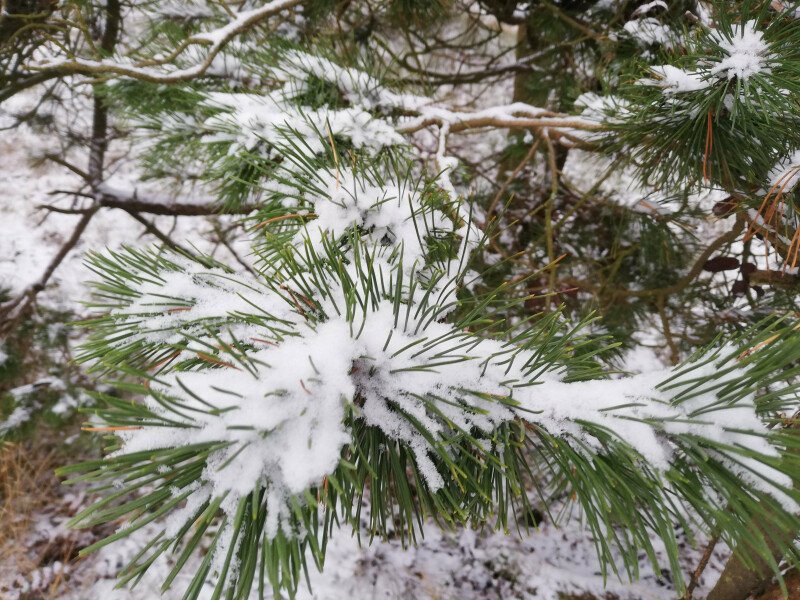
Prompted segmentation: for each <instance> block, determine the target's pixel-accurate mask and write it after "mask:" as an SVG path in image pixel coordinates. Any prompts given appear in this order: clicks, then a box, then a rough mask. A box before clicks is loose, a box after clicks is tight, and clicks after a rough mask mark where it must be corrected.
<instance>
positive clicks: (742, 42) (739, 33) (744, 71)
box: [711, 21, 770, 81]
mask: <svg viewBox="0 0 800 600" xmlns="http://www.w3.org/2000/svg"><path fill="white" fill-rule="evenodd" d="M712 39H714V40H715V41H716V43H717V44H719V46H720V48H722V50H723V52H725V54H726V56H725V57H724V58H723V59H722V60H721V61H720V62H719V64H717V65H716V66H715V67H713V68H712V69H711V73H712V74H714V75H720V76H723V75H724V76H725V77H727V78H728V79H733V78H734V77H738V78H739V79H742V80H745V81H746V80H747V79H748V78H749V77H750V76H752V75H755V74H757V73H761V72H769V67H768V65H769V60H770V55H769V45H768V44H767V42H766V41H765V40H764V33H763V32H761V31H759V30H758V29H757V23H756V22H755V21H748V22H747V23H744V24H739V25H734V26H733V30H732V33H731V36H730V37H727V36H726V35H725V34H723V33H722V32H719V31H716V32H714V33H713V34H712Z"/></svg>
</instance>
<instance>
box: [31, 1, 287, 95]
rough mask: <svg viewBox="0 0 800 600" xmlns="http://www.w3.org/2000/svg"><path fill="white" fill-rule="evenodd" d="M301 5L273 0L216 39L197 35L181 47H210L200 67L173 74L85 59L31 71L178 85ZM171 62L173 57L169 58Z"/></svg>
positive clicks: (243, 16) (243, 15) (240, 17)
mask: <svg viewBox="0 0 800 600" xmlns="http://www.w3.org/2000/svg"><path fill="white" fill-rule="evenodd" d="M301 1H302V0H273V1H272V2H270V3H268V4H266V5H264V6H262V7H261V8H258V9H255V10H251V11H247V12H246V13H240V14H239V15H237V18H236V19H235V20H233V21H232V22H231V23H229V24H228V25H226V26H225V27H222V28H220V29H218V30H217V31H215V32H212V33H216V34H218V35H219V37H218V38H217V39H213V38H212V37H211V36H210V35H208V34H205V35H204V34H197V35H195V36H193V37H192V38H190V39H189V40H188V41H187V42H186V43H184V44H182V45H181V49H185V48H187V47H189V46H190V45H210V48H209V51H208V54H207V55H206V57H205V59H204V60H203V61H202V62H201V63H199V64H197V65H195V66H193V67H189V68H186V69H178V70H176V71H173V72H172V73H169V72H167V73H158V72H155V71H150V70H145V68H142V67H136V66H133V67H131V66H127V65H124V64H121V63H115V62H111V61H106V60H102V61H92V60H85V59H71V60H65V61H61V62H57V63H52V64H45V65H42V66H37V67H33V68H35V70H37V71H38V72H39V73H40V74H42V75H44V74H47V73H50V72H53V71H55V72H57V73H58V76H61V75H70V74H79V75H95V76H99V77H108V76H113V75H119V76H123V77H130V78H132V79H136V80H139V81H147V82H150V83H178V82H182V81H189V80H192V79H195V78H196V77H200V76H202V75H203V74H204V73H205V72H206V71H207V70H208V68H209V67H210V66H211V64H212V63H213V62H214V59H215V58H216V57H217V55H218V54H219V53H220V52H221V51H222V49H223V48H225V46H227V44H228V43H229V42H230V41H231V40H232V39H233V38H235V37H236V36H237V35H239V34H241V33H244V32H245V31H247V30H249V29H252V28H253V27H255V26H256V25H258V24H259V23H261V22H262V21H264V20H265V19H267V18H269V17H271V16H273V15H276V14H278V13H280V12H282V11H284V10H286V9H289V8H292V7H294V6H296V5H298V4H300V3H301ZM170 58H173V57H172V56H170Z"/></svg>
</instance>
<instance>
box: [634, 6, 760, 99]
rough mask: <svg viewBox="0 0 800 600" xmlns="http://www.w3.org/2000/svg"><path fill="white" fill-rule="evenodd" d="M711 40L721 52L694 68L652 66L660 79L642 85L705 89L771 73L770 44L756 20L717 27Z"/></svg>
mask: <svg viewBox="0 0 800 600" xmlns="http://www.w3.org/2000/svg"><path fill="white" fill-rule="evenodd" d="M708 39H709V40H710V41H711V43H712V45H713V46H714V47H715V48H716V49H718V51H721V55H717V56H710V57H709V58H708V59H705V60H701V61H699V63H698V64H697V65H696V67H695V68H694V69H691V70H686V69H681V68H679V67H676V66H673V65H657V66H653V67H650V70H651V72H652V73H653V74H654V75H656V76H657V79H641V80H640V81H639V84H640V85H650V86H657V87H661V88H663V89H664V93H665V94H680V93H685V92H695V91H698V90H703V89H706V88H709V87H711V86H712V85H714V84H715V83H716V82H725V81H730V80H731V79H734V78H736V79H738V80H740V81H743V82H746V81H747V80H748V79H749V78H750V77H752V76H754V75H757V74H762V73H763V74H769V73H770V66H769V65H770V62H771V60H772V56H771V54H770V49H769V44H768V43H767V41H766V40H765V39H764V32H762V31H759V30H758V28H757V23H756V22H755V21H748V22H747V23H743V24H736V25H733V26H732V28H731V31H730V32H729V33H727V32H724V31H722V30H719V29H713V30H711V31H710V33H709V36H708Z"/></svg>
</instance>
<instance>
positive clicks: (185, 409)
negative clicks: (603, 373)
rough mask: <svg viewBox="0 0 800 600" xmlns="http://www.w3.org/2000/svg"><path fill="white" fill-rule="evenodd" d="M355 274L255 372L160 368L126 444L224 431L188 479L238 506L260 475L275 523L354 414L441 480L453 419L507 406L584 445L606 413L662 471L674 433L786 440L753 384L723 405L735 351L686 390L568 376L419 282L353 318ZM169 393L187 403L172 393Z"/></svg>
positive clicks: (740, 441)
mask: <svg viewBox="0 0 800 600" xmlns="http://www.w3.org/2000/svg"><path fill="white" fill-rule="evenodd" d="M354 272H356V273H357V272H358V269H354ZM365 276H366V277H369V278H372V279H373V281H374V280H375V279H376V278H377V281H374V285H376V286H377V287H378V288H385V289H390V288H391V285H392V278H393V277H394V274H393V273H392V271H391V265H390V264H389V263H384V264H383V265H382V266H381V268H377V267H376V268H375V269H374V272H373V273H372V274H365ZM350 290H352V287H349V286H342V287H341V288H339V289H338V290H336V289H334V290H332V291H331V292H330V294H329V296H328V298H327V299H326V300H325V301H324V302H323V303H322V310H323V312H324V315H325V316H323V317H321V318H320V320H318V321H316V322H311V321H308V320H303V319H301V318H300V317H299V316H297V318H295V320H294V323H293V324H291V325H290V324H289V323H288V322H287V323H286V324H285V327H286V335H285V336H284V337H283V339H282V340H281V341H279V342H278V343H270V344H267V345H266V346H264V347H262V348H260V349H257V350H255V351H253V352H251V353H250V354H249V355H248V359H249V362H250V364H252V365H255V368H254V369H253V370H251V371H250V372H248V371H247V370H245V369H241V368H239V367H237V366H236V365H233V364H228V365H224V361H219V362H220V365H219V366H217V367H215V368H211V369H206V370H201V371H179V372H172V373H167V374H164V375H160V376H159V377H158V378H157V379H156V380H154V381H153V382H152V383H151V391H152V396H151V397H150V398H148V399H147V405H148V408H149V409H150V410H151V411H152V413H153V414H155V415H162V416H163V417H164V419H165V425H164V426H158V427H148V426H145V427H143V428H141V429H133V430H130V431H121V432H119V435H120V436H121V438H122V441H123V444H122V447H121V449H120V450H119V452H120V453H125V454H127V453H131V452H139V451H143V450H152V449H156V448H172V447H182V446H185V445H190V444H199V443H212V442H213V443H218V446H217V449H216V450H214V451H213V452H212V454H211V456H210V458H209V460H208V461H207V465H206V468H205V470H204V472H203V476H202V479H203V485H202V486H201V487H200V488H198V489H196V490H194V491H193V494H195V495H197V494H204V495H205V496H206V499H208V500H211V499H213V498H219V497H224V498H225V500H224V502H223V504H222V508H223V509H224V510H225V511H226V512H227V513H228V514H229V515H230V516H231V517H232V516H233V513H234V512H235V510H236V508H237V506H238V505H239V502H240V501H241V500H242V499H243V498H245V497H246V496H247V495H248V494H251V493H252V492H253V490H254V489H259V488H260V487H264V488H265V489H266V490H267V499H266V502H267V504H268V514H269V515H270V522H269V523H268V525H267V528H266V535H267V536H268V537H272V536H274V535H276V533H277V532H278V531H279V530H281V531H283V532H284V533H285V534H286V535H290V536H291V535H294V534H295V533H293V532H292V530H291V527H290V526H289V523H288V520H287V517H288V515H289V512H288V511H289V508H288V504H287V503H288V502H289V501H290V500H291V499H298V498H302V493H303V492H304V491H305V490H307V489H309V488H310V487H312V486H318V485H321V484H323V482H324V479H325V477H326V476H327V475H330V474H331V473H333V472H334V471H335V470H336V468H337V466H338V464H339V458H340V456H341V455H342V452H343V450H344V449H345V448H346V447H347V446H348V443H349V441H350V439H351V431H350V427H351V426H352V421H351V420H350V419H348V415H352V418H353V419H356V420H357V419H363V420H364V421H365V422H366V423H367V424H369V425H371V426H374V427H377V428H379V429H381V430H382V431H383V433H384V434H385V435H386V436H387V437H388V438H390V439H393V440H397V441H399V442H401V443H403V444H404V445H406V446H407V447H408V448H409V449H410V450H411V451H412V452H413V454H414V456H415V459H416V463H417V467H418V469H419V471H420V473H421V474H422V476H423V478H424V480H425V482H426V483H427V485H428V486H429V487H430V488H431V489H432V490H437V489H439V488H440V487H442V485H443V484H444V479H443V478H444V476H445V475H446V472H444V471H441V470H440V467H439V466H438V465H437V460H436V457H437V453H441V452H447V451H448V450H447V449H446V444H445V440H447V439H449V438H450V437H452V435H453V433H454V432H457V431H467V432H469V431H476V430H478V431H482V432H485V433H487V434H490V433H491V432H492V431H493V430H494V429H496V428H497V427H498V426H499V425H501V424H502V423H504V422H506V421H509V420H512V419H523V420H525V421H527V422H529V423H531V424H534V425H536V426H538V427H540V428H542V429H544V430H545V431H547V432H548V433H549V434H551V435H554V436H559V437H562V438H564V439H566V440H567V441H570V440H579V441H580V442H579V443H576V444H574V446H575V448H576V449H577V450H578V451H580V452H589V453H593V452H597V453H602V452H603V451H604V443H603V442H601V441H600V440H599V439H597V438H595V436H594V434H593V433H592V431H593V430H592V429H591V428H590V427H587V424H591V425H592V426H597V427H600V428H602V429H603V431H606V432H612V433H613V435H614V436H615V437H616V438H617V439H618V440H619V441H620V442H623V443H626V444H628V445H629V446H630V447H632V448H633V449H634V450H635V451H637V452H638V453H639V454H640V455H641V456H642V457H643V460H645V461H646V462H647V463H648V464H649V465H650V466H651V467H652V468H654V469H656V470H659V471H666V470H668V469H669V468H670V465H671V463H672V459H673V454H674V452H675V450H676V449H677V446H675V444H674V436H676V435H692V436H697V437H698V438H701V439H708V440H713V441H714V442H717V443H719V444H721V445H723V444H724V445H726V446H727V447H731V448H732V447H747V448H748V449H749V451H751V452H752V453H757V454H760V455H762V456H767V457H777V456H778V454H777V451H776V450H775V449H774V448H773V447H772V446H771V445H770V443H769V441H768V439H767V438H766V433H767V432H766V429H765V428H764V426H763V424H762V423H761V421H760V420H759V418H758V416H757V414H756V411H755V400H754V397H753V396H752V395H750V396H747V397H745V398H744V399H741V400H739V401H738V402H736V403H735V404H727V405H722V406H719V399H718V396H717V390H719V389H720V388H723V387H724V386H725V384H726V383H731V382H733V381H735V380H736V378H737V377H739V376H740V375H741V374H742V372H741V371H740V370H738V369H736V368H735V364H733V365H732V364H731V362H730V359H725V360H717V361H710V362H709V363H708V364H706V365H704V366H702V367H700V368H698V369H695V370H694V371H693V373H692V377H698V378H702V377H704V376H711V375H712V374H714V373H719V372H725V373H726V374H725V375H723V376H718V377H717V378H716V379H713V380H712V381H711V382H710V383H708V384H706V389H705V390H703V389H701V390H700V391H699V392H698V393H696V394H695V395H694V396H693V397H692V399H691V400H686V401H683V402H674V401H672V398H673V396H674V392H673V393H672V395H671V394H670V393H669V392H665V391H662V390H660V389H659V384H660V383H661V382H663V381H665V380H666V379H668V378H669V377H670V376H672V375H673V374H674V373H673V372H672V371H670V370H658V371H654V372H650V373H645V374H642V375H638V376H634V377H629V378H625V379H617V380H601V381H591V382H577V383H566V382H564V381H563V380H562V374H561V370H560V367H557V366H553V365H548V364H547V363H542V361H541V360H540V353H539V352H538V351H537V349H536V348H531V349H525V348H519V347H517V346H515V345H513V344H508V343H505V342H501V341H498V340H492V339H487V338H483V337H481V336H479V335H478V334H475V333H472V332H470V331H465V330H459V329H458V328H456V327H455V326H454V325H451V324H448V323H444V322H437V320H436V319H435V318H433V319H432V318H430V316H429V315H428V313H427V311H424V310H423V311H420V310H419V309H420V307H421V305H420V304H419V303H420V298H419V294H418V292H415V291H414V290H413V289H410V288H406V289H403V291H402V294H403V297H404V301H403V302H401V303H400V304H397V303H396V302H394V301H391V300H382V301H380V302H378V303H377V304H375V305H373V306H371V307H369V308H365V309H364V311H363V312H362V313H360V314H355V315H351V316H350V317H349V318H348V316H347V315H345V314H341V315H337V314H336V307H342V306H344V305H345V304H346V296H347V295H348V294H349V293H350ZM368 304H369V303H368ZM415 308H416V310H415ZM734 356H735V354H734ZM693 381H694V380H693ZM701 387H702V386H701ZM166 398H170V399H173V400H174V401H176V405H177V406H179V407H180V410H177V411H176V410H173V409H171V408H169V407H170V406H171V404H170V402H166V401H165V399H166ZM168 420H169V422H168ZM709 453H710V454H714V451H713V450H709ZM717 458H718V459H719V460H721V461H723V462H725V463H726V464H727V465H728V467H729V468H730V469H731V470H732V471H734V472H736V473H737V474H739V475H740V476H741V477H743V478H744V479H745V480H747V481H748V482H749V483H750V484H751V485H753V486H755V487H756V488H758V489H763V490H764V491H767V492H769V493H772V494H773V495H775V496H776V497H778V498H779V499H781V500H783V501H785V502H786V503H787V504H790V503H791V502H792V501H791V500H790V499H788V498H784V497H783V496H782V494H781V493H780V491H779V490H776V488H775V485H776V484H777V485H778V486H787V487H791V481H790V480H789V479H788V478H787V477H786V476H785V475H783V474H781V473H779V472H778V471H776V470H774V469H770V468H768V467H765V466H764V465H763V464H762V462H761V461H758V460H756V459H755V458H750V457H749V456H739V455H736V457H735V459H728V457H727V456H725V455H724V454H722V453H719V456H717ZM754 473H758V475H754ZM300 501H302V500H300ZM179 515H180V513H178V515H173V517H178V516H179ZM183 516H184V517H185V515H183ZM173 525H174V523H173Z"/></svg>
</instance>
